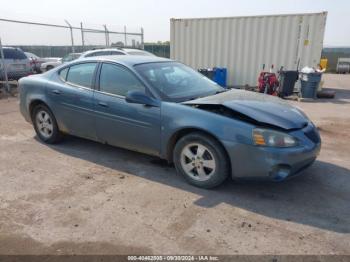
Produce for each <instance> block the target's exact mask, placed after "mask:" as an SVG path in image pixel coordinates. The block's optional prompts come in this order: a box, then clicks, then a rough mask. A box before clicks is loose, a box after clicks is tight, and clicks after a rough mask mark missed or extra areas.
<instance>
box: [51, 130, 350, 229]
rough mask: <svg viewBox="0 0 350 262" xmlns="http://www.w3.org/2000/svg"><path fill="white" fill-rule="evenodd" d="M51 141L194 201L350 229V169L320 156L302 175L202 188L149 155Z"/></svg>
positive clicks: (69, 140) (69, 152)
mask: <svg viewBox="0 0 350 262" xmlns="http://www.w3.org/2000/svg"><path fill="white" fill-rule="evenodd" d="M50 147H51V148H52V149H54V150H57V151H59V152H61V153H64V154H66V155H70V156H72V157H75V158H79V159H84V160H87V161H90V162H92V163H95V164H97V165H101V166H104V167H107V168H110V169H114V170H116V171H122V172H126V173H129V174H131V175H135V176H139V177H142V178H144V179H148V180H151V181H154V182H157V183H161V184H165V185H167V186H171V187H175V188H178V189H180V190H184V191H188V192H191V193H195V194H197V195H199V196H200V198H199V199H198V200H197V201H196V202H194V203H193V204H195V205H199V206H202V207H206V208H212V207H215V206H216V205H219V204H221V203H226V204H228V205H231V206H234V207H239V208H243V209H246V210H249V211H251V212H255V213H258V214H261V215H263V216H268V217H272V218H277V219H281V220H286V221H292V222H295V223H300V224H304V225H309V226H312V227H317V228H321V229H325V230H330V231H334V232H339V233H350V205H349V203H350V170H348V169H346V168H343V167H340V166H337V165H334V164H331V163H327V162H322V161H316V162H315V163H314V164H313V165H312V166H311V167H310V168H309V169H307V170H305V171H304V173H303V174H302V175H301V176H298V177H296V178H294V179H291V180H288V181H284V182H281V183H268V182H265V183H252V182H250V183H238V182H233V181H231V180H228V181H227V182H226V183H224V184H223V185H222V186H220V187H218V188H215V189H214V190H204V189H200V188H196V187H193V186H191V185H189V184H187V183H186V182H185V180H184V179H183V178H182V177H181V176H179V175H178V174H177V173H176V172H175V169H174V168H173V167H172V166H169V165H168V164H167V163H166V162H164V161H161V160H159V159H156V158H153V157H150V156H147V155H143V154H139V153H135V152H131V151H128V150H124V149H119V148H115V147H112V146H107V145H103V144H99V143H95V142H91V141H87V140H84V139H80V138H75V137H67V138H66V139H65V140H64V142H63V143H61V144H58V145H54V146H50ZM247 162H249V159H247ZM252 164H254V163H252Z"/></svg>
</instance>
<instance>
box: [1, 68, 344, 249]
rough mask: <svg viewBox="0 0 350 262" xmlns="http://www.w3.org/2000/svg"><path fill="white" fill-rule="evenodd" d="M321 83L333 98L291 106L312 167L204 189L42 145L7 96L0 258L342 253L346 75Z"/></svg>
mask: <svg viewBox="0 0 350 262" xmlns="http://www.w3.org/2000/svg"><path fill="white" fill-rule="evenodd" d="M324 80H325V85H324V86H326V87H329V88H332V89H334V90H336V91H337V95H336V98H335V99H329V100H327V99H322V100H317V102H291V103H293V104H296V105H298V106H299V107H301V108H302V109H303V110H304V111H305V112H306V113H307V114H308V115H309V116H310V118H311V119H312V120H313V121H314V122H315V124H316V125H317V126H318V127H319V128H320V130H321V136H322V139H323V147H322V151H321V154H320V156H319V158H318V160H317V161H316V162H315V164H314V165H313V166H311V167H310V168H309V169H307V170H306V171H305V172H304V174H303V175H302V176H299V177H296V178H295V179H292V180H290V181H286V182H283V183H237V182H228V183H226V184H225V185H223V186H221V187H219V188H216V189H215V190H202V189H198V188H195V187H193V186H190V185H188V184H187V183H186V182H185V181H184V179H183V178H182V177H180V176H179V175H177V174H176V172H175V169H174V168H173V167H172V166H168V165H166V164H165V163H164V162H162V161H159V160H158V159H155V158H152V157H149V156H146V155H142V154H138V153H134V152H130V151H127V150H122V149H118V148H113V147H110V146H106V145H102V144H98V143H95V142H90V141H87V140H83V139H79V138H73V137H67V138H66V139H65V140H64V142H63V143H61V144H59V145H55V146H48V145H44V144H42V143H40V142H39V141H38V140H37V138H36V137H35V134H34V131H33V128H32V127H31V125H30V124H28V123H26V122H25V121H24V119H23V118H22V116H21V115H20V113H19V111H18V100H17V99H15V98H11V99H1V100H0V179H1V183H0V254H131V253H137V254H350V234H349V233H350V149H349V148H350V75H346V76H345V75H325V76H324ZM247 161H248V162H249V159H247ZM252 164H254V163H252Z"/></svg>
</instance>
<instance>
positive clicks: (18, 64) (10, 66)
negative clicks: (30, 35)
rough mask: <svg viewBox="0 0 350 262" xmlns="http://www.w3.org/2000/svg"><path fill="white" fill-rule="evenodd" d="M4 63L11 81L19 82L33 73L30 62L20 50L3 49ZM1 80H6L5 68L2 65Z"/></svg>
mask: <svg viewBox="0 0 350 262" xmlns="http://www.w3.org/2000/svg"><path fill="white" fill-rule="evenodd" d="M3 52H4V63H5V66H6V71H7V77H8V79H9V80H18V79H20V78H21V77H23V76H28V75H30V74H32V73H33V69H32V66H31V64H30V60H29V59H28V57H27V56H26V55H25V54H24V52H23V51H22V50H21V49H20V48H14V47H3ZM0 79H1V80H3V79H4V68H3V67H2V63H0Z"/></svg>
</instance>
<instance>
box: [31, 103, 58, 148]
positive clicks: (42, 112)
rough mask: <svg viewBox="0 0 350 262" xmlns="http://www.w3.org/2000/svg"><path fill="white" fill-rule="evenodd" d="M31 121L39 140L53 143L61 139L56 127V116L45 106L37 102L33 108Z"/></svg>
mask: <svg viewBox="0 0 350 262" xmlns="http://www.w3.org/2000/svg"><path fill="white" fill-rule="evenodd" d="M32 122H33V125H34V129H35V132H36V134H37V136H38V137H39V138H40V140H41V141H43V142H45V143H47V144H54V143H57V142H59V141H60V140H61V138H62V134H61V133H60V131H59V129H58V125H57V122H56V118H55V117H54V115H53V113H52V112H51V110H50V109H49V108H48V107H47V106H45V105H43V104H39V105H37V106H36V107H35V108H34V110H33V114H32Z"/></svg>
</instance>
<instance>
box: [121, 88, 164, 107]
mask: <svg viewBox="0 0 350 262" xmlns="http://www.w3.org/2000/svg"><path fill="white" fill-rule="evenodd" d="M125 101H126V102H128V103H134V104H141V105H146V106H154V107H159V101H158V100H156V99H153V98H151V97H149V96H147V95H146V94H145V93H144V92H142V91H138V90H135V91H129V92H128V93H127V94H126V97H125Z"/></svg>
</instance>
